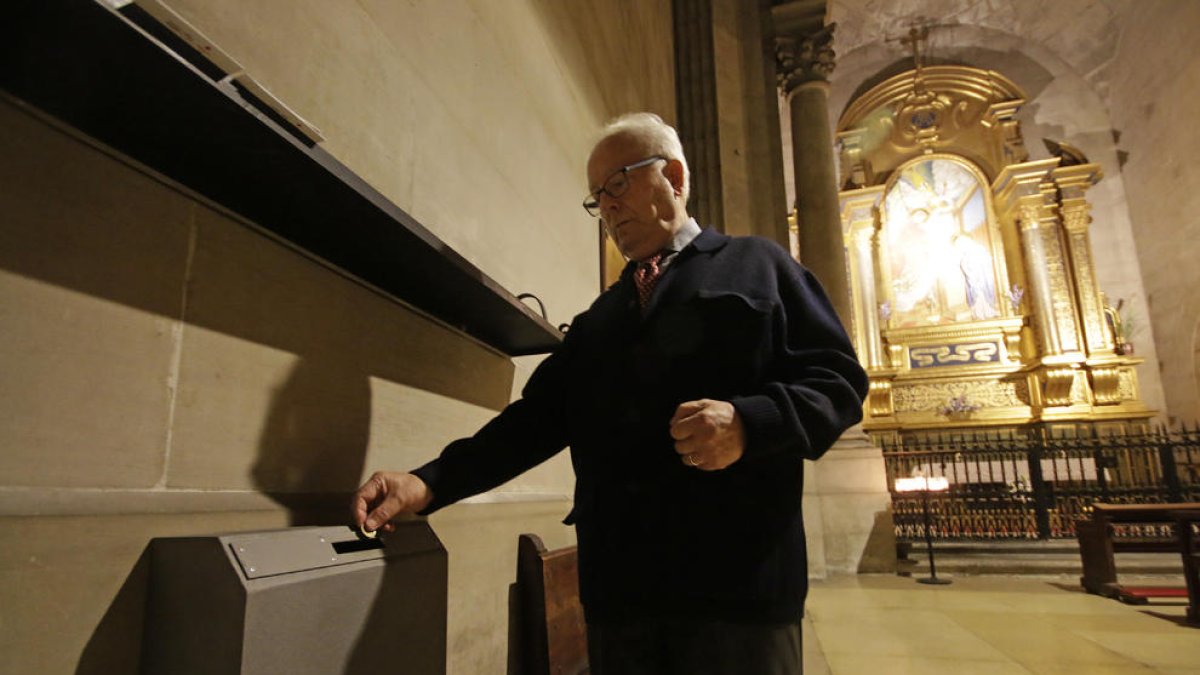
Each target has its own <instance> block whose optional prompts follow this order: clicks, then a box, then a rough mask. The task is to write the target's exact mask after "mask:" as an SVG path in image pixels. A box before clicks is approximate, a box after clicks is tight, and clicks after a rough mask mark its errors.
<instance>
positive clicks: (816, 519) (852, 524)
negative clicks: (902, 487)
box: [775, 25, 896, 576]
mask: <svg viewBox="0 0 1200 675" xmlns="http://www.w3.org/2000/svg"><path fill="white" fill-rule="evenodd" d="M833 29H834V26H832V25H831V26H828V27H826V28H825V29H823V30H821V31H819V32H817V33H816V34H813V35H787V34H783V35H781V36H777V37H776V41H775V46H776V65H777V77H778V82H779V87H780V90H781V92H782V94H783V95H784V96H785V97H786V100H787V103H788V110H789V114H790V117H791V123H792V155H793V159H794V164H795V184H796V220H797V224H798V230H799V232H798V234H799V240H800V257H801V261H802V262H803V263H804V265H805V266H806V267H808V268H809V269H810V270H812V272H813V274H815V275H816V276H817V278H818V279H820V281H821V284H822V285H823V286H824V287H825V291H826V292H827V293H828V294H829V299H830V300H831V301H832V302H833V306H834V309H836V310H837V313H838V316H839V317H840V318H841V320H842V324H843V325H844V326H845V327H846V329H847V331H848V332H851V333H852V332H853V330H852V328H853V327H852V325H851V324H852V318H853V316H854V315H853V307H852V300H851V294H850V284H849V279H848V277H847V274H846V266H847V261H846V245H845V240H844V238H843V235H842V220H841V207H840V204H839V200H838V181H837V168H836V164H835V161H834V153H833V135H832V133H831V131H830V129H829V81H828V79H827V78H828V77H829V75H830V73H832V72H833V66H834V62H833V58H834V54H833V48H832V46H831V44H832V41H833ZM872 311H874V310H872ZM808 476H809V479H808V480H807V481H806V482H805V495H804V512H805V525H806V527H807V528H808V534H809V542H810V543H809V569H810V570H811V572H812V574H813V576H823V574H822V572H828V573H851V574H853V573H856V572H882V571H892V570H894V569H895V567H896V539H895V533H894V530H893V525H892V515H891V496H890V494H889V493H888V486H887V477H886V472H885V470H884V464H883V455H882V453H881V451H880V450H879V448H877V447H875V446H874V445H872V444H871V442H870V440H869V439H868V438H867V435H866V434H865V433H864V432H863V430H862V427H861V426H855V427H854V428H853V429H851V430H849V431H847V432H846V433H845V434H844V435H843V436H842V438H841V439H839V440H838V442H837V443H836V444H835V445H834V447H833V448H832V449H831V450H830V451H829V453H828V454H827V455H826V456H825V457H824V458H823V459H821V460H820V461H819V462H816V463H813V464H811V465H810V466H809V473H808Z"/></svg>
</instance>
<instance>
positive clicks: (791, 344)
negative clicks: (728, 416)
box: [731, 257, 868, 459]
mask: <svg viewBox="0 0 1200 675" xmlns="http://www.w3.org/2000/svg"><path fill="white" fill-rule="evenodd" d="M774 268H775V270H776V282H777V285H778V295H779V299H780V304H779V307H778V310H777V312H776V315H775V316H774V317H773V321H772V325H773V331H774V333H775V335H774V336H773V337H774V344H775V345H776V347H775V354H773V358H772V364H771V367H770V375H769V377H768V378H767V380H766V381H765V382H764V383H763V385H762V386H761V388H760V389H759V390H758V391H756V392H753V393H751V394H749V395H746V396H742V397H737V398H734V399H733V400H732V401H731V403H732V404H733V406H734V408H735V409H736V410H737V411H738V414H739V416H740V417H741V418H742V424H743V427H744V428H745V432H746V450H745V452H746V456H747V457H748V458H753V457H756V456H762V455H766V454H774V453H777V452H798V453H799V454H800V455H801V456H802V457H804V458H805V459H817V458H819V457H820V456H821V455H823V454H824V453H825V451H826V450H828V449H829V448H830V447H831V446H832V445H833V443H834V442H835V441H836V440H837V439H838V437H839V436H840V435H841V434H842V432H843V431H845V430H846V429H848V428H849V427H851V426H853V425H854V424H856V423H858V422H859V421H860V420H862V403H863V399H864V397H865V396H866V394H867V383H868V380H867V375H866V372H865V371H863V369H862V366H861V365H859V362H858V358H857V356H856V355H855V353H854V348H853V346H852V345H851V343H850V338H849V337H848V336H847V335H846V332H845V330H844V329H843V328H842V324H841V321H840V320H839V319H838V317H837V314H836V312H835V311H834V309H833V305H832V304H831V303H830V301H829V298H828V296H827V295H826V294H825V291H824V290H823V289H822V288H821V285H820V283H819V282H818V281H817V280H816V278H815V277H814V276H813V275H812V273H810V272H809V271H808V270H807V269H805V268H803V267H801V266H800V265H799V264H797V263H795V262H794V261H792V260H791V259H790V257H788V258H787V259H785V260H776V263H775V265H774Z"/></svg>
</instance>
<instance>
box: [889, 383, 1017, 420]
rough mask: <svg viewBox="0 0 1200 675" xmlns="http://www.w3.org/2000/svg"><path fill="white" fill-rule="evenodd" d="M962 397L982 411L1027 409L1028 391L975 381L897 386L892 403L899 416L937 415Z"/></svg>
mask: <svg viewBox="0 0 1200 675" xmlns="http://www.w3.org/2000/svg"><path fill="white" fill-rule="evenodd" d="M959 397H962V398H964V399H965V400H967V401H969V402H971V403H972V404H976V405H979V406H981V407H983V408H1008V407H1013V406H1022V405H1028V402H1029V388H1028V385H1027V384H1026V383H1025V382H1024V381H1018V380H1001V381H995V380H972V381H966V382H933V383H929V384H911V385H899V384H898V385H895V386H894V387H892V401H893V405H894V406H895V410H896V412H897V413H901V412H937V411H939V410H941V409H942V408H943V407H945V405H946V402H947V401H949V400H950V399H953V398H959Z"/></svg>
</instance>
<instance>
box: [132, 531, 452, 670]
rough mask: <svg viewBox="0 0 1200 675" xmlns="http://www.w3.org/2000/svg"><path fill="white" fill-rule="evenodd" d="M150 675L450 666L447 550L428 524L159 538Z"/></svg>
mask: <svg viewBox="0 0 1200 675" xmlns="http://www.w3.org/2000/svg"><path fill="white" fill-rule="evenodd" d="M150 550H151V558H150V560H151V562H150V595H149V601H148V606H147V612H146V625H145V633H144V639H143V646H142V672H143V673H147V674H151V675H157V674H163V675H165V674H167V673H170V674H171V675H192V674H199V673H205V674H212V675H217V674H224V673H241V674H245V675H266V674H272V675H273V674H275V673H280V674H282V673H287V674H288V675H309V674H311V675H332V674H340V673H347V674H348V673H395V674H397V675H401V674H403V675H425V674H433V673H437V674H438V675H444V673H445V672H446V550H445V549H444V548H443V547H442V544H441V542H440V541H438V538H437V536H436V535H435V534H434V533H433V530H431V529H430V528H429V525H428V524H426V523H425V522H424V521H408V522H404V523H398V524H397V528H396V531H395V532H393V533H391V534H387V535H380V537H379V538H378V539H362V540H360V539H359V538H358V537H356V536H355V533H354V531H353V530H352V529H351V528H349V527H345V526H341V527H295V528H289V529H285V530H276V531H270V532H246V533H239V534H231V535H226V536H214V537H186V538H163V539H155V540H153V541H152V542H151V547H150Z"/></svg>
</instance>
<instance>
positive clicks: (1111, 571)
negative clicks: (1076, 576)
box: [1075, 502, 1200, 617]
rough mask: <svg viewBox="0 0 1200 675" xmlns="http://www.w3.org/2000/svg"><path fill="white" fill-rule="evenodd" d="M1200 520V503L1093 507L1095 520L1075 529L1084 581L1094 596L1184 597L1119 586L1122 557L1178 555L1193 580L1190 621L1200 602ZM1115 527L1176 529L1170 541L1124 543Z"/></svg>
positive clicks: (1150, 539) (1180, 593)
mask: <svg viewBox="0 0 1200 675" xmlns="http://www.w3.org/2000/svg"><path fill="white" fill-rule="evenodd" d="M1197 519H1200V503H1195V502H1191V503H1179V504H1103V503H1097V504H1093V505H1092V517H1091V519H1090V520H1083V521H1079V522H1077V523H1076V524H1075V532H1076V536H1077V537H1078V539H1079V555H1080V558H1081V559H1082V562H1083V576H1082V577H1081V578H1080V580H1079V582H1080V584H1082V585H1083V587H1084V589H1085V590H1087V591H1088V592H1089V593H1096V594H1098V595H1103V596H1105V597H1110V598H1118V599H1122V600H1125V601H1135V602H1136V601H1138V600H1139V599H1141V600H1142V601H1144V599H1145V598H1146V597H1154V596H1183V595H1184V592H1183V591H1184V589H1147V590H1146V591H1145V592H1142V593H1133V592H1130V591H1129V590H1128V589H1125V588H1123V587H1122V586H1121V585H1120V584H1119V583H1118V582H1117V565H1116V559H1115V556H1114V554H1116V553H1175V554H1177V555H1180V556H1181V557H1182V559H1183V563H1184V572H1185V574H1186V575H1187V576H1188V587H1187V591H1186V595H1187V596H1188V598H1189V600H1188V602H1189V610H1188V613H1189V617H1194V616H1195V615H1196V612H1197V609H1196V608H1197V607H1200V600H1198V598H1197V594H1198V593H1200V578H1197V574H1200V572H1197V569H1196V568H1197V562H1196V541H1195V537H1194V535H1193V534H1192V530H1191V527H1192V524H1193V523H1195V522H1197ZM1114 525H1152V526H1153V525H1157V526H1162V525H1166V526H1170V527H1171V530H1172V534H1171V535H1170V536H1151V537H1139V538H1131V539H1118V538H1115V537H1114V536H1113V526H1114Z"/></svg>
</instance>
